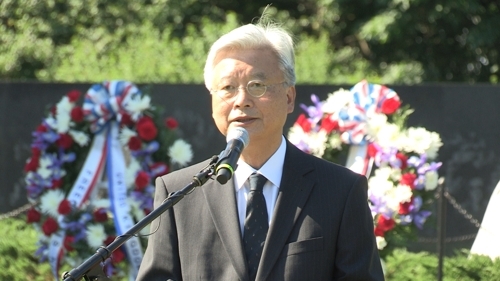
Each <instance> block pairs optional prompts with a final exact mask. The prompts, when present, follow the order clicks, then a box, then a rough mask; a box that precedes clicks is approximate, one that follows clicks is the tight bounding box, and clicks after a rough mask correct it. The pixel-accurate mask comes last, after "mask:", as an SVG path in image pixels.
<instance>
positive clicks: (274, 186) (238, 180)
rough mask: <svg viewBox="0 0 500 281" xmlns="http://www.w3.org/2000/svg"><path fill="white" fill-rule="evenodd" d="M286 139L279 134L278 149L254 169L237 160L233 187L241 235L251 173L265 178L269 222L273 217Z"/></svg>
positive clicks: (281, 173)
mask: <svg viewBox="0 0 500 281" xmlns="http://www.w3.org/2000/svg"><path fill="white" fill-rule="evenodd" d="M285 152H286V141H285V137H283V136H281V144H280V147H279V148H278V150H276V152H274V154H273V155H272V156H271V158H269V160H267V162H266V163H264V165H263V166H262V167H261V168H260V169H259V170H255V169H254V168H252V167H251V166H250V165H248V164H247V163H245V162H244V161H243V160H241V159H240V160H238V167H237V168H236V171H235V172H234V177H233V180H234V187H235V189H236V202H237V204H238V218H239V220H240V230H241V235H242V236H243V228H244V225H245V217H246V208H247V198H248V193H249V191H250V184H249V182H248V181H247V180H248V177H250V175H251V174H253V173H255V172H257V173H259V174H261V175H263V176H265V177H266V178H267V182H266V184H265V185H264V189H263V191H262V192H263V193H264V197H265V198H266V207H267V214H268V220H269V224H271V221H272V219H273V212H274V205H275V204H276V199H277V197H278V190H279V187H280V184H281V175H283V163H285Z"/></svg>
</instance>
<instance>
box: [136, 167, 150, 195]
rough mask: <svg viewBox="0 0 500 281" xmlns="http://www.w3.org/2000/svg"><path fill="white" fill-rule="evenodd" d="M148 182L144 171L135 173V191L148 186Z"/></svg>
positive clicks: (147, 176)
mask: <svg viewBox="0 0 500 281" xmlns="http://www.w3.org/2000/svg"><path fill="white" fill-rule="evenodd" d="M149 181H150V178H149V175H148V173H146V172H144V171H140V172H139V173H137V176H136V177H135V185H136V189H135V190H137V191H142V190H143V189H144V188H146V186H148V184H149Z"/></svg>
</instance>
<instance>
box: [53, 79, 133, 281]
mask: <svg viewBox="0 0 500 281" xmlns="http://www.w3.org/2000/svg"><path fill="white" fill-rule="evenodd" d="M137 94H140V92H139V90H138V89H137V88H136V87H135V86H134V85H133V84H132V83H130V82H126V81H110V82H104V83H103V84H96V85H93V86H92V87H91V88H90V89H89V90H88V91H87V94H86V96H85V102H84V105H83V111H84V115H85V118H87V120H89V121H90V122H91V128H90V129H91V131H92V132H93V133H94V138H93V141H92V145H91V148H90V150H89V153H88V155H87V158H86V160H85V163H84V165H83V167H82V169H81V170H80V173H79V175H78V178H77V180H76V181H75V183H74V184H73V186H72V188H71V190H70V192H69V194H68V198H67V199H68V200H69V201H70V202H71V203H72V204H73V205H74V206H75V207H78V208H80V207H81V206H82V205H83V203H85V202H86V201H87V199H88V198H89V195H90V194H91V193H92V190H93V189H94V187H95V186H96V184H97V183H98V181H99V179H100V178H101V177H102V174H103V170H104V167H106V170H107V183H108V184H107V186H108V189H109V194H110V201H111V211H112V213H113V217H114V222H115V228H116V233H117V235H121V234H123V233H124V232H126V231H127V230H128V229H130V228H131V227H132V226H133V225H134V222H133V219H132V217H131V215H130V206H129V204H128V202H127V187H126V185H125V172H126V167H125V156H124V155H123V150H122V148H121V145H120V142H119V141H118V136H119V123H118V122H117V121H120V120H121V118H122V116H123V114H125V113H128V112H126V110H125V106H124V105H125V104H126V102H127V101H128V100H129V99H131V98H133V96H135V95H137ZM59 219H60V220H62V219H63V217H60V218H59ZM64 239H65V234H64V231H63V230H61V231H59V232H58V233H57V234H54V235H53V236H52V237H51V240H50V244H49V254H48V256H49V263H50V264H51V267H52V271H53V274H54V276H55V277H56V280H58V279H57V278H58V276H59V266H60V261H61V259H62V257H63V244H64ZM124 250H125V253H126V255H127V257H128V260H129V262H130V264H131V267H130V272H129V278H130V280H134V279H135V277H136V276H137V272H138V269H139V265H140V262H141V260H142V255H143V251H142V248H141V244H140V241H139V239H138V238H137V237H132V238H130V239H129V240H128V241H127V242H126V243H125V244H124Z"/></svg>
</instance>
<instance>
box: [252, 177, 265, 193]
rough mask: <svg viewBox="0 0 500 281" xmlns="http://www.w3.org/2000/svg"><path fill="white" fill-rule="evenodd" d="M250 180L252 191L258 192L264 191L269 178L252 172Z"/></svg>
mask: <svg viewBox="0 0 500 281" xmlns="http://www.w3.org/2000/svg"><path fill="white" fill-rule="evenodd" d="M248 180H249V182H250V191H258V192H262V190H263V189H264V184H266V182H267V178H266V177H264V176H263V175H261V174H258V173H254V174H251V175H250V177H249V178H248Z"/></svg>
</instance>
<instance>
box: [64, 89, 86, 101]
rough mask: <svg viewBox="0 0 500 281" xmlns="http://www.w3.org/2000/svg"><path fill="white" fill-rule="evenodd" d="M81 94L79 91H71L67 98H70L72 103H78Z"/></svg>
mask: <svg viewBox="0 0 500 281" xmlns="http://www.w3.org/2000/svg"><path fill="white" fill-rule="evenodd" d="M81 94H82V93H81V92H80V91H78V90H71V91H69V92H68V94H67V95H66V96H67V97H68V99H69V101H70V102H76V101H77V100H78V99H79V98H80V95H81Z"/></svg>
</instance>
